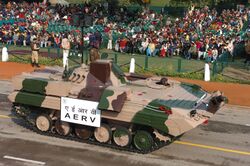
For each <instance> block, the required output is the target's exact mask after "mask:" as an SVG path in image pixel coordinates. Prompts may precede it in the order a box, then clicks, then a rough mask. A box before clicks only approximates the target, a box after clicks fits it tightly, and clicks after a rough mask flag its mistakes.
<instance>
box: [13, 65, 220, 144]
mask: <svg viewBox="0 0 250 166" xmlns="http://www.w3.org/2000/svg"><path fill="white" fill-rule="evenodd" d="M92 64H93V65H90V68H88V67H86V66H83V67H81V68H78V69H75V71H74V72H73V73H72V74H71V76H70V77H69V78H68V80H67V81H64V80H62V79H61V78H60V77H58V76H60V73H58V74H57V75H56V76H55V75H53V74H44V73H43V74H41V73H32V74H23V75H21V76H17V77H15V78H13V85H14V92H13V93H11V94H10V95H9V100H10V101H11V102H13V103H14V105H19V106H25V107H32V108H34V107H37V108H42V109H45V110H50V111H51V112H55V111H56V112H60V110H61V97H70V98H74V99H82V100H89V101H96V102H98V103H99V104H98V109H99V110H101V118H102V121H103V122H104V121H105V122H106V123H108V124H109V123H112V122H113V121H115V123H116V124H121V125H122V124H127V125H126V127H127V126H128V127H129V126H130V127H129V129H130V130H132V131H133V130H134V131H133V133H135V132H136V126H144V127H146V128H148V129H150V130H148V131H147V132H152V131H153V132H154V134H155V135H156V137H158V138H160V137H164V136H166V135H171V136H174V137H175V136H179V135H181V134H183V133H185V132H187V131H188V130H191V129H193V128H195V127H196V126H198V125H200V124H202V123H204V122H206V121H207V120H208V119H209V118H210V117H211V116H213V115H214V113H215V112H216V111H217V110H218V109H219V108H220V107H221V106H222V104H223V102H224V97H223V96H222V95H221V93H220V92H216V93H214V94H209V93H207V92H205V91H204V90H202V89H201V88H200V87H199V86H197V85H193V84H186V83H180V82H178V81H174V80H168V84H167V85H163V84H160V83H159V80H160V78H157V77H155V78H147V79H140V80H136V81H129V80H127V79H126V77H125V76H124V75H122V74H121V71H120V70H119V69H117V67H116V68H115V67H112V63H111V62H110V61H98V62H95V63H92ZM113 65H114V64H113ZM100 73H102V74H100ZM32 111H33V112H35V111H36V110H32ZM56 115H57V116H58V114H56ZM50 116H51V115H50ZM52 116H54V115H52ZM57 119H58V117H57ZM131 128H135V129H131ZM151 134H153V133H151ZM142 135H143V132H142ZM138 146H139V145H138Z"/></svg>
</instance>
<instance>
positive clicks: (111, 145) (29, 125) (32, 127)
mask: <svg viewBox="0 0 250 166" xmlns="http://www.w3.org/2000/svg"><path fill="white" fill-rule="evenodd" d="M12 113H13V114H14V115H15V116H17V117H19V118H21V119H23V120H24V122H25V123H24V124H18V125H21V126H23V127H25V128H27V129H29V130H31V131H33V132H35V133H37V134H40V135H45V136H50V137H56V138H60V139H66V140H71V141H76V142H83V143H88V144H93V145H98V146H103V147H107V148H111V149H116V150H121V151H128V152H133V153H140V154H147V153H150V152H152V151H155V150H157V149H160V148H161V147H163V146H166V145H169V144H170V143H171V142H170V141H156V140H154V144H153V146H152V147H151V149H149V150H147V151H142V150H138V149H136V148H135V146H134V145H133V143H131V145H130V146H127V147H120V146H117V145H115V144H114V143H113V141H112V140H111V141H109V142H108V143H100V142H98V141H96V140H95V138H93V137H91V138H89V139H88V140H83V139H80V138H78V137H77V136H76V135H75V134H74V133H73V132H71V134H69V135H68V136H62V135H59V134H58V133H57V132H56V131H54V130H50V131H47V132H42V131H40V130H39V129H38V128H37V127H36V126H35V124H33V123H32V122H31V121H30V120H29V119H28V118H27V117H26V116H22V115H20V114H19V113H17V111H16V109H12ZM174 140H176V138H175V139H173V140H172V141H174Z"/></svg>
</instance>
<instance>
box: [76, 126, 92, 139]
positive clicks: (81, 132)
mask: <svg viewBox="0 0 250 166" xmlns="http://www.w3.org/2000/svg"><path fill="white" fill-rule="evenodd" d="M75 133H76V135H77V137H78V138H81V139H84V140H87V139H89V138H90V137H92V135H93V131H92V129H91V128H90V127H87V126H77V127H76V128H75Z"/></svg>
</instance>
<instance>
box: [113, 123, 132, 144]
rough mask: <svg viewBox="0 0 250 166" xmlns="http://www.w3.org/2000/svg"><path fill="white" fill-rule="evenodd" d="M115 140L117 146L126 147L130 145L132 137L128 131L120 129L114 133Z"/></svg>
mask: <svg viewBox="0 0 250 166" xmlns="http://www.w3.org/2000/svg"><path fill="white" fill-rule="evenodd" d="M113 140H114V143H115V144H116V145H118V146H121V147H125V146H128V145H130V143H131V141H132V136H131V133H130V131H129V130H128V129H126V128H124V127H118V128H116V130H115V131H114V133H113Z"/></svg>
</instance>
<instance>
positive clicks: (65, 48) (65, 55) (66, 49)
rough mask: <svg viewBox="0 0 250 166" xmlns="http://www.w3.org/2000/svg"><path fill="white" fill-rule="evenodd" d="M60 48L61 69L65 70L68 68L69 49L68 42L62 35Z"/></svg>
mask: <svg viewBox="0 0 250 166" xmlns="http://www.w3.org/2000/svg"><path fill="white" fill-rule="evenodd" d="M62 48H63V67H64V68H65V67H66V66H68V56H69V49H70V42H69V39H68V36H67V35H64V38H63V39H62Z"/></svg>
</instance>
